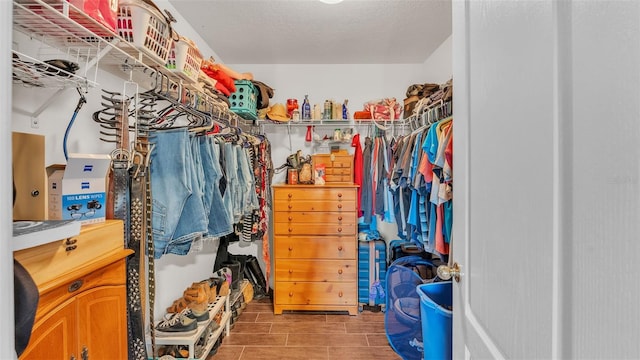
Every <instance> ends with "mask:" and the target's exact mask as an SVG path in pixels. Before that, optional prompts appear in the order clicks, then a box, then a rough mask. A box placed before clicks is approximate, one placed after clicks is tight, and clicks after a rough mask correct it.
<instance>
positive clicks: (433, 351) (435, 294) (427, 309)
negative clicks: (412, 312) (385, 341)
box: [416, 281, 452, 360]
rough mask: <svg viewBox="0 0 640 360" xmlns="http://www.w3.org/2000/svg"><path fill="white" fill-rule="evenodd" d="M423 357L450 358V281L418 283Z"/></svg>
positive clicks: (443, 359)
mask: <svg viewBox="0 0 640 360" xmlns="http://www.w3.org/2000/svg"><path fill="white" fill-rule="evenodd" d="M416 290H417V291H418V295H420V319H421V320H422V341H423V347H424V359H425V360H429V359H442V360H447V359H451V338H452V329H451V315H452V311H451V305H452V294H451V281H446V282H434V283H430V284H423V285H418V287H417V288H416Z"/></svg>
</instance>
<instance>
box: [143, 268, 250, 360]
mask: <svg viewBox="0 0 640 360" xmlns="http://www.w3.org/2000/svg"><path fill="white" fill-rule="evenodd" d="M230 274H231V270H229V269H228V268H222V269H220V270H218V271H216V272H215V273H214V274H213V277H216V278H228V276H227V275H230ZM230 290H231V289H230ZM241 290H242V289H241ZM241 293H242V291H237V290H231V291H229V293H228V295H218V296H217V297H216V300H215V301H214V302H213V303H210V304H208V305H207V309H208V311H209V320H207V321H206V322H202V323H198V329H197V330H196V333H195V334H190V335H179V334H176V335H172V336H164V335H163V336H157V334H156V338H155V343H156V351H157V350H158V349H159V348H160V347H162V346H171V345H178V346H186V347H187V348H188V351H189V354H188V356H186V358H188V359H203V360H204V359H206V358H207V356H208V355H209V353H210V352H211V350H212V348H213V346H214V345H215V344H216V343H220V342H221V341H222V338H223V337H224V336H226V335H229V331H231V316H232V311H231V307H232V306H233V304H234V302H235V301H237V300H238V299H239V297H240V294H241ZM216 324H217V325H218V326H217V327H216V326H215V325H216ZM212 329H213V330H212ZM150 339H151V337H150V334H147V342H148V343H147V347H148V352H149V354H151V353H152V351H151V344H150V343H149V342H150Z"/></svg>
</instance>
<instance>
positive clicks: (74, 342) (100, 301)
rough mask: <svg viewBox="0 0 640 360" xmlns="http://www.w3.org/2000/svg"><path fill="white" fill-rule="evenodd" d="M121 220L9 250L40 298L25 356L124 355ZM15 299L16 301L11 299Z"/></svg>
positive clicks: (110, 356)
mask: <svg viewBox="0 0 640 360" xmlns="http://www.w3.org/2000/svg"><path fill="white" fill-rule="evenodd" d="M122 226H123V225H122V222H121V221H119V220H107V222H105V223H102V224H93V225H87V226H83V227H82V231H81V233H80V235H78V236H77V237H74V238H70V239H64V240H60V241H56V242H53V243H49V244H45V245H42V246H38V247H34V248H29V249H25V250H21V251H17V252H15V253H14V257H15V258H16V259H17V260H18V261H19V262H20V263H21V264H22V265H23V266H24V267H25V268H26V269H27V271H28V272H29V274H30V275H31V277H32V278H33V279H34V281H35V283H36V285H37V286H38V291H39V293H40V301H39V303H38V309H37V312H36V319H35V323H34V325H33V331H32V333H31V339H30V341H29V345H28V346H27V348H26V349H25V351H24V353H23V354H22V355H21V356H20V359H21V360H27V359H72V358H73V359H82V358H83V357H87V358H90V359H126V358H127V313H126V312H127V310H126V301H127V297H126V285H125V281H126V275H125V274H126V271H125V257H126V256H127V255H129V254H130V253H131V251H130V250H125V249H124V240H123V228H122ZM16 301H20V300H19V299H16Z"/></svg>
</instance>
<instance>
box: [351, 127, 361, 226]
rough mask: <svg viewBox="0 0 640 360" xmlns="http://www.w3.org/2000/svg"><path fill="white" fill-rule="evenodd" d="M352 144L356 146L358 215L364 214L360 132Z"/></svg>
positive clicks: (355, 170)
mask: <svg viewBox="0 0 640 360" xmlns="http://www.w3.org/2000/svg"><path fill="white" fill-rule="evenodd" d="M351 146H352V147H355V148H356V149H355V151H354V153H353V182H354V184H356V185H358V204H357V209H358V217H360V216H362V213H363V211H362V208H361V204H362V175H363V174H362V172H363V170H362V146H361V145H360V134H355V135H354V136H353V139H352V140H351Z"/></svg>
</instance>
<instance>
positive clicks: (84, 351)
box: [80, 346, 89, 360]
mask: <svg viewBox="0 0 640 360" xmlns="http://www.w3.org/2000/svg"><path fill="white" fill-rule="evenodd" d="M80 356H82V360H89V349H87V347H86V346H83V347H82V354H80Z"/></svg>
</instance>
